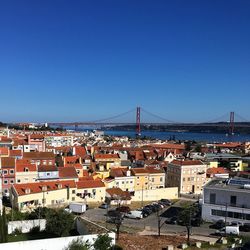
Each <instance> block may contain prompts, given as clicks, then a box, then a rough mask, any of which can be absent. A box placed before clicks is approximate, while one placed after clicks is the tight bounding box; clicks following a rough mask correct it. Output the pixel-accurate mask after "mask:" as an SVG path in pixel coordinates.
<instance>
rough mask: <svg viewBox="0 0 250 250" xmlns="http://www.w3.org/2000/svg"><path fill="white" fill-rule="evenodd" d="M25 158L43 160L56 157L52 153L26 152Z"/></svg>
mask: <svg viewBox="0 0 250 250" xmlns="http://www.w3.org/2000/svg"><path fill="white" fill-rule="evenodd" d="M23 158H28V159H33V160H41V159H46V160H47V159H55V155H54V153H52V152H26V153H25V152H24V153H23Z"/></svg>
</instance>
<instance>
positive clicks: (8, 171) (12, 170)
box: [0, 157, 16, 196]
mask: <svg viewBox="0 0 250 250" xmlns="http://www.w3.org/2000/svg"><path fill="white" fill-rule="evenodd" d="M0 168H1V169H2V191H3V195H4V196H9V189H10V187H11V185H12V184H14V183H15V179H16V159H15V158H12V157H3V158H0Z"/></svg>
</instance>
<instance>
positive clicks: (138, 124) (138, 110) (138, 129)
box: [136, 107, 141, 136]
mask: <svg viewBox="0 0 250 250" xmlns="http://www.w3.org/2000/svg"><path fill="white" fill-rule="evenodd" d="M140 135H141V108H140V107H137V108H136V136H140Z"/></svg>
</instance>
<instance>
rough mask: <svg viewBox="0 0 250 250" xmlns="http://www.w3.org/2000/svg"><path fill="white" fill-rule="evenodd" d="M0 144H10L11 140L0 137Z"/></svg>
mask: <svg viewBox="0 0 250 250" xmlns="http://www.w3.org/2000/svg"><path fill="white" fill-rule="evenodd" d="M0 142H5V143H11V142H12V139H11V138H8V137H6V136H0Z"/></svg>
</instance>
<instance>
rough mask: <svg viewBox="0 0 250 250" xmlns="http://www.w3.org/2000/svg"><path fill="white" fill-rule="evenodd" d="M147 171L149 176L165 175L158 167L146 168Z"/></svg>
mask: <svg viewBox="0 0 250 250" xmlns="http://www.w3.org/2000/svg"><path fill="white" fill-rule="evenodd" d="M146 169H147V171H148V172H149V173H150V174H162V173H163V174H165V171H164V170H163V169H162V168H160V167H150V166H148V167H146Z"/></svg>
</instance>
